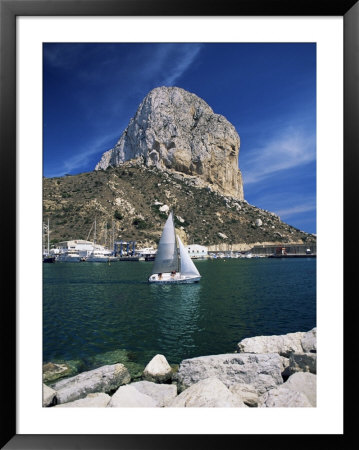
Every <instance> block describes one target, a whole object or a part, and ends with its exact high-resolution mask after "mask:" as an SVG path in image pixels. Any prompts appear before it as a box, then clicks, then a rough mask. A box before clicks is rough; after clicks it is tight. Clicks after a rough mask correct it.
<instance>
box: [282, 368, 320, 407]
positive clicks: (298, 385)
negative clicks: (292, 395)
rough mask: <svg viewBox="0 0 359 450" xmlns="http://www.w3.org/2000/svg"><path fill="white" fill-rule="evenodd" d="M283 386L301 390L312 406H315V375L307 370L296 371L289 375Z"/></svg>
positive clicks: (297, 390)
mask: <svg viewBox="0 0 359 450" xmlns="http://www.w3.org/2000/svg"><path fill="white" fill-rule="evenodd" d="M283 387H286V388H288V389H291V390H292V391H296V392H302V393H303V394H305V395H306V396H307V398H308V400H309V401H310V403H311V405H312V406H317V376H316V375H314V374H313V373H309V372H297V373H294V374H293V375H291V376H290V377H289V378H288V380H287V381H286V382H285V383H284V384H283Z"/></svg>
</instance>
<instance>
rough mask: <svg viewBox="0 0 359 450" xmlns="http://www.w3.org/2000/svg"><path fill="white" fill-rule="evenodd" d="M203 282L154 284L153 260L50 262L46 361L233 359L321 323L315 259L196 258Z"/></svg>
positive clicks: (91, 363)
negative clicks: (257, 340) (247, 346)
mask: <svg viewBox="0 0 359 450" xmlns="http://www.w3.org/2000/svg"><path fill="white" fill-rule="evenodd" d="M196 266H197V267H198V269H199V271H200V273H201V275H202V279H201V281H200V282H199V283H198V284H187V285H162V286H161V285H153V284H149V283H147V278H148V276H149V275H150V273H151V267H152V263H151V262H123V261H121V262H113V263H111V264H110V265H108V264H106V263H55V264H43V360H44V362H49V361H52V362H56V361H68V360H71V361H77V364H81V368H82V369H83V370H86V369H88V368H91V367H95V366H99V365H101V364H105V363H114V362H117V360H121V361H119V362H124V363H126V362H128V363H133V364H134V365H138V366H139V367H140V366H141V367H143V366H144V365H146V364H147V363H148V362H149V361H150V359H151V358H152V357H153V356H154V355H156V354H157V353H161V354H163V355H165V356H166V358H167V360H168V362H169V363H170V364H178V363H180V362H181V361H182V360H183V359H185V358H191V357H195V356H202V355H211V354H220V353H231V352H233V351H235V349H236V344H237V343H238V342H239V341H240V340H241V339H243V338H245V337H251V336H257V335H271V334H285V333H290V332H296V331H308V330H310V329H311V328H313V327H315V326H316V259H315V258H303V259H267V258H260V259H222V260H207V261H206V260H203V261H196Z"/></svg>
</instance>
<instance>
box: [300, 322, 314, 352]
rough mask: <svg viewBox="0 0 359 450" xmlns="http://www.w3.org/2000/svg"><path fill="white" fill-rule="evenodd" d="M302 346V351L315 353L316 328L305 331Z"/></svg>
mask: <svg viewBox="0 0 359 450" xmlns="http://www.w3.org/2000/svg"><path fill="white" fill-rule="evenodd" d="M302 347H303V352H304V353H317V329H316V328H313V329H312V330H310V331H308V332H307V333H305V336H304V337H303V339H302Z"/></svg>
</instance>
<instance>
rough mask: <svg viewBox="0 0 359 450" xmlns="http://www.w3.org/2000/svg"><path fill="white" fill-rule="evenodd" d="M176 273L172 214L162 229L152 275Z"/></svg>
mask: <svg viewBox="0 0 359 450" xmlns="http://www.w3.org/2000/svg"><path fill="white" fill-rule="evenodd" d="M173 270H176V271H178V255H177V246H176V233H175V227H174V223H173V215H172V212H171V213H170V214H169V216H168V219H167V221H166V223H165V226H164V228H163V232H162V236H161V239H160V242H159V244H158V249H157V253H156V258H155V262H154V264H153V269H152V273H153V274H154V273H165V272H172V271H173Z"/></svg>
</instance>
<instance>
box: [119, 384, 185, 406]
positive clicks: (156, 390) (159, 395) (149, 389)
mask: <svg viewBox="0 0 359 450" xmlns="http://www.w3.org/2000/svg"><path fill="white" fill-rule="evenodd" d="M128 386H131V387H134V388H135V389H137V390H138V391H139V392H141V393H142V394H146V395H148V396H149V397H151V398H152V399H153V400H154V401H155V402H156V403H157V405H158V406H161V407H164V406H168V405H169V404H170V403H171V402H172V401H173V399H174V398H175V397H176V396H177V386H176V385H175V384H157V383H151V382H150V381H138V382H136V383H131V384H129V385H128Z"/></svg>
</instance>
